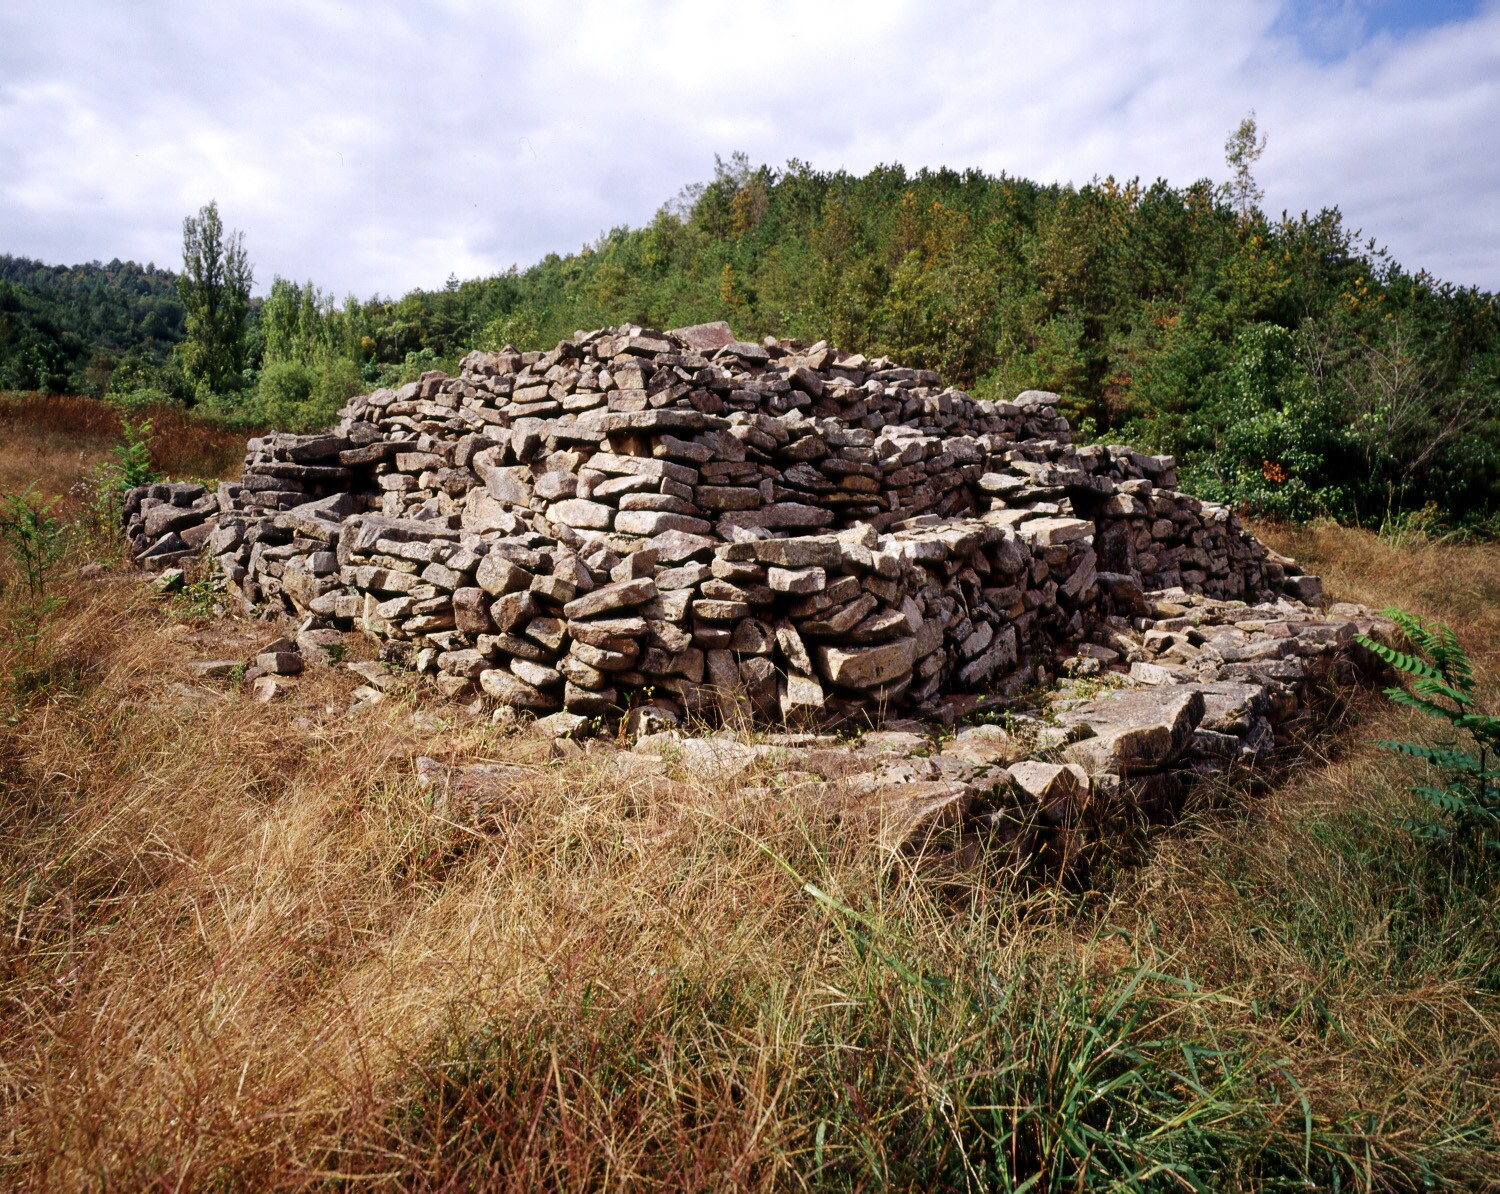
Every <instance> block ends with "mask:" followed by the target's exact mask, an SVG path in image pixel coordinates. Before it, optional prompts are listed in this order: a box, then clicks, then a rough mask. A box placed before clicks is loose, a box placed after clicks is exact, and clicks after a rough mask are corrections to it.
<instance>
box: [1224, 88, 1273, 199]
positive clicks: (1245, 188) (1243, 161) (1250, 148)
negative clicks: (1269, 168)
mask: <svg viewBox="0 0 1500 1194" xmlns="http://www.w3.org/2000/svg"><path fill="white" fill-rule="evenodd" d="M1265 152H1266V135H1265V134H1264V133H1262V132H1261V131H1260V130H1259V129H1258V128H1256V126H1255V112H1254V110H1253V109H1252V111H1251V112H1250V115H1249V116H1247V117H1245V119H1244V120H1242V121H1240V127H1239V128H1237V129H1235V130H1234V132H1232V133H1231V134H1229V140H1227V141H1225V142H1224V161H1225V162H1227V163H1228V164H1229V168H1230V169H1231V170H1233V171H1234V177H1233V178H1232V179H1230V180H1229V184H1228V193H1229V202H1230V203H1231V204H1232V205H1233V207H1234V209H1235V211H1237V212H1238V213H1239V216H1240V223H1241V224H1243V223H1244V222H1245V221H1246V220H1248V219H1249V218H1250V212H1251V209H1252V208H1254V207H1255V205H1256V204H1257V203H1259V202H1260V201H1261V200H1262V199H1264V198H1265V195H1266V193H1265V191H1263V190H1261V188H1260V187H1259V186H1257V185H1256V183H1255V174H1254V173H1253V167H1254V166H1255V163H1256V162H1258V161H1260V155H1261V154H1263V153H1265Z"/></svg>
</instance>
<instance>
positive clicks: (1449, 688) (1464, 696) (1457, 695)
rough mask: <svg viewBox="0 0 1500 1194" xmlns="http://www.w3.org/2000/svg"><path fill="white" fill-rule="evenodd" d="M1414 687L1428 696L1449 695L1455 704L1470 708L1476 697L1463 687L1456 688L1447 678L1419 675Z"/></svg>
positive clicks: (1449, 698)
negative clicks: (1437, 678) (1431, 677)
mask: <svg viewBox="0 0 1500 1194" xmlns="http://www.w3.org/2000/svg"><path fill="white" fill-rule="evenodd" d="M1412 687H1413V688H1414V689H1416V690H1417V691H1418V692H1420V693H1421V694H1422V695H1423V696H1427V697H1447V698H1448V700H1450V701H1452V702H1453V703H1454V704H1455V705H1458V706H1460V707H1461V708H1468V706H1469V705H1471V704H1472V703H1473V700H1474V698H1473V697H1471V696H1469V694H1468V693H1466V692H1464V691H1463V690H1462V689H1458V688H1454V687H1453V685H1451V684H1449V683H1448V682H1447V681H1446V680H1433V679H1429V678H1428V677H1426V676H1419V677H1418V678H1417V679H1415V680H1413V681H1412Z"/></svg>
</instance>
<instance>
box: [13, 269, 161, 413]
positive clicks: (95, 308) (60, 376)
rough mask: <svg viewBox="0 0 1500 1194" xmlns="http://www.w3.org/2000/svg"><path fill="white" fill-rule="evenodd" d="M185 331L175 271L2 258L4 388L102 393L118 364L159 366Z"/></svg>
mask: <svg viewBox="0 0 1500 1194" xmlns="http://www.w3.org/2000/svg"><path fill="white" fill-rule="evenodd" d="M185 331H186V328H185V320H184V312H183V308H182V304H181V303H180V302H179V301H178V299H177V284H176V275H175V274H174V273H172V272H171V271H170V270H166V269H158V268H157V267H156V266H155V265H138V264H136V263H135V262H134V261H120V260H118V259H116V260H114V261H111V262H110V263H109V264H108V265H101V264H100V263H99V262H97V261H95V262H91V263H89V264H88V265H74V266H60V265H44V264H43V263H42V262H40V261H32V260H31V259H29V258H26V257H12V256H10V255H9V254H0V389H9V390H42V391H46V392H51V393H75V394H99V393H102V392H103V391H104V388H105V386H107V385H108V383H109V379H110V377H111V375H112V374H113V373H114V371H115V369H116V368H117V367H118V366H119V365H120V364H121V362H126V363H127V364H129V365H132V366H136V365H139V364H141V363H146V362H150V363H154V364H160V363H161V362H163V361H164V360H165V359H166V358H167V356H168V354H169V353H170V352H171V350H172V348H173V346H174V345H176V344H179V343H181V341H182V340H183V337H184V334H185Z"/></svg>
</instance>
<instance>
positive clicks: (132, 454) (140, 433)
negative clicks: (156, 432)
mask: <svg viewBox="0 0 1500 1194" xmlns="http://www.w3.org/2000/svg"><path fill="white" fill-rule="evenodd" d="M110 455H112V456H113V457H114V458H115V463H114V470H115V478H116V481H117V485H118V488H119V489H121V490H126V489H134V488H135V487H136V486H138V485H150V484H151V483H152V482H153V481H155V480H156V479H157V472H156V469H155V468H154V467H153V466H152V464H151V420H150V419H144V420H142V421H141V422H139V423H136V422H132V421H131V420H130V419H127V418H124V417H122V418H121V419H120V438H119V440H117V441H116V443H115V446H114V447H113V448H111V449H110Z"/></svg>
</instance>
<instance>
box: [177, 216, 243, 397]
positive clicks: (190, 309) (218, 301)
mask: <svg viewBox="0 0 1500 1194" xmlns="http://www.w3.org/2000/svg"><path fill="white" fill-rule="evenodd" d="M254 281H255V276H254V274H253V273H252V271H251V268H250V262H249V259H248V258H247V257H246V256H245V238H244V235H243V234H242V233H240V232H229V233H227V234H226V233H225V231H224V224H223V221H222V220H220V218H219V205H218V203H217V202H215V201H213V200H210V201H209V203H208V206H207V207H204V208H203V209H201V210H200V211H199V212H198V214H197V215H196V216H188V217H187V218H186V219H184V220H183V221H182V273H181V274H180V275H179V276H178V279H177V294H178V297H179V298H180V299H181V300H182V305H183V306H184V307H185V308H186V309H187V340H186V341H185V342H184V343H183V346H182V352H183V366H184V368H185V370H186V372H187V374H188V376H189V377H190V378H191V379H192V380H193V381H194V382H195V383H196V384H197V385H198V386H199V387H200V389H203V390H206V391H207V392H208V393H210V394H223V393H226V392H227V391H228V390H229V389H231V388H232V386H233V384H234V381H235V380H236V379H237V378H238V376H239V373H240V371H241V370H242V369H243V368H244V367H245V334H246V330H247V323H248V319H249V314H250V287H251V285H252V283H253V282H254Z"/></svg>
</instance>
